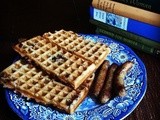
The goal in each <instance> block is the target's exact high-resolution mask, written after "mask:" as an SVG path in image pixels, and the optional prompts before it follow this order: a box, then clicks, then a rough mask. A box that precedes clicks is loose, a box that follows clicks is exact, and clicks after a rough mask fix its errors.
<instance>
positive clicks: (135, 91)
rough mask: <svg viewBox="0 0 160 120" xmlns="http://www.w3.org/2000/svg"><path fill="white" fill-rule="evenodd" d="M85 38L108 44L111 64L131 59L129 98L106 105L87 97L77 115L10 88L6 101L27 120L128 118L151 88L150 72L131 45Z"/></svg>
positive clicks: (105, 119)
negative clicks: (25, 96) (149, 87)
mask: <svg viewBox="0 0 160 120" xmlns="http://www.w3.org/2000/svg"><path fill="white" fill-rule="evenodd" d="M82 35H83V36H84V37H85V38H87V39H90V40H93V41H98V42H102V43H105V44H107V45H108V46H109V47H110V48H111V53H110V54H109V56H107V58H106V59H107V60H109V61H110V63H117V64H121V63H123V62H125V61H127V60H131V61H133V62H134V66H133V67H132V69H131V70H130V71H129V72H128V74H127V76H126V77H125V88H126V90H127V95H126V96H125V97H119V96H116V97H114V98H113V99H111V100H109V101H108V102H107V103H106V104H104V105H102V104H97V103H95V102H94V100H92V99H91V98H90V97H87V98H86V99H85V100H84V101H83V102H82V103H81V104H80V106H79V107H78V108H77V110H76V112H75V113H74V114H71V115H69V114H65V113H62V112H59V111H57V110H56V109H54V107H51V106H45V105H41V104H39V103H36V102H34V101H32V100H27V99H26V98H23V97H22V96H20V95H19V94H16V93H15V92H13V91H12V90H8V89H6V98H7V101H8V103H9V106H10V107H11V108H12V109H13V111H14V112H15V113H16V114H18V115H19V116H20V117H21V118H22V119H24V120H28V119H30V120H84V119H85V120H109V119H118V120H119V119H123V118H125V117H127V116H128V115H129V114H130V113H131V112H132V111H133V110H134V109H135V108H136V107H137V105H138V104H139V103H140V101H141V100H142V98H143V97H144V95H145V92H146V89H147V77H146V76H147V75H146V74H147V73H146V69H145V66H144V64H143V62H142V61H141V60H140V59H139V58H138V56H137V55H136V54H135V53H134V52H133V51H132V50H131V49H130V48H129V47H127V46H125V45H123V44H121V43H118V42H115V41H114V40H112V39H111V38H107V37H104V36H100V35H84V34H82Z"/></svg>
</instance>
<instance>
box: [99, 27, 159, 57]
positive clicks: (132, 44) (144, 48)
mask: <svg viewBox="0 0 160 120" xmlns="http://www.w3.org/2000/svg"><path fill="white" fill-rule="evenodd" d="M96 33H97V34H103V35H107V36H108V37H111V38H113V39H115V40H117V41H120V42H122V43H124V44H126V45H128V46H130V47H132V48H135V49H138V50H141V51H143V52H146V53H149V54H151V55H155V56H158V57H159V56H160V49H156V48H154V47H150V46H147V45H144V44H141V43H138V42H136V41H134V40H132V39H129V38H125V37H123V36H121V35H118V34H116V33H114V32H110V31H107V30H105V29H103V28H100V27H97V29H96Z"/></svg>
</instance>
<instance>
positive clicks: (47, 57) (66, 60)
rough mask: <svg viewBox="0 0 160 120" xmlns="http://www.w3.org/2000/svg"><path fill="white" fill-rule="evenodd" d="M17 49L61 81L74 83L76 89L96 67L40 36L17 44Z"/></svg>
mask: <svg viewBox="0 0 160 120" xmlns="http://www.w3.org/2000/svg"><path fill="white" fill-rule="evenodd" d="M16 50H17V51H18V52H20V54H25V55H27V56H28V57H29V58H31V59H32V60H33V61H34V62H35V63H38V65H40V66H41V67H42V68H43V69H44V70H47V71H48V73H51V74H53V75H56V76H58V78H59V79H60V80H61V81H63V82H64V83H67V84H70V85H72V86H73V87H74V88H75V89H76V88H78V87H79V85H80V84H81V83H82V82H83V81H84V80H85V79H86V78H87V77H88V76H90V75H91V74H92V73H93V71H94V70H95V68H96V66H95V65H94V64H92V63H91V62H89V61H87V60H85V59H83V58H80V57H78V56H77V55H75V54H71V53H70V52H68V51H66V50H64V49H63V48H61V47H59V46H57V45H55V44H52V43H51V42H48V40H47V39H45V38H43V37H40V36H38V37H35V38H32V39H30V40H27V41H24V42H22V43H20V44H18V45H16Z"/></svg>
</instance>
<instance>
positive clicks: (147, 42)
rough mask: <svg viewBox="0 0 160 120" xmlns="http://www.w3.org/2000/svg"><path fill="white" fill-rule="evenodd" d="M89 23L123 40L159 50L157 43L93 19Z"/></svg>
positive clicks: (159, 46) (159, 45)
mask: <svg viewBox="0 0 160 120" xmlns="http://www.w3.org/2000/svg"><path fill="white" fill-rule="evenodd" d="M90 23H91V24H93V25H95V26H97V27H100V28H103V29H105V30H108V31H110V32H114V33H116V34H118V35H121V36H123V37H125V38H128V39H132V40H133V41H136V42H138V43H141V44H144V45H147V46H150V47H155V48H157V49H159V48H160V43H159V42H155V41H153V40H151V39H147V38H145V37H142V36H139V35H136V34H133V33H130V32H128V31H125V30H122V29H119V28H116V27H114V26H111V25H108V24H105V23H102V22H100V21H97V20H94V19H90Z"/></svg>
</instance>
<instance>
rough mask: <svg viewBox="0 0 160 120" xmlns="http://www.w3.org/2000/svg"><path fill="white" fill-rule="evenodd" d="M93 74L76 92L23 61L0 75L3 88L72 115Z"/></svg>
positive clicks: (19, 61) (88, 86)
mask: <svg viewBox="0 0 160 120" xmlns="http://www.w3.org/2000/svg"><path fill="white" fill-rule="evenodd" d="M93 79H94V74H92V76H90V77H89V78H87V79H86V80H85V82H83V83H82V85H81V86H80V87H78V88H77V89H76V90H75V89H73V88H72V87H69V86H66V85H64V84H62V83H60V82H57V81H56V79H55V78H51V77H50V76H49V75H48V74H46V73H45V72H44V71H41V70H40V69H37V68H36V67H34V66H33V65H31V64H28V63H27V62H26V61H24V60H18V61H16V62H15V63H13V64H12V65H10V66H9V67H8V68H6V69H5V70H3V71H2V72H1V74H0V83H1V84H3V85H4V87H7V88H11V89H14V90H15V91H16V92H19V93H21V95H23V96H25V97H27V98H33V99H34V100H35V101H37V102H40V103H43V104H48V105H53V106H54V107H56V108H58V109H61V110H63V111H66V112H67V113H70V114H71V113H73V112H74V111H75V110H76V108H77V107H78V105H79V104H80V103H81V102H82V101H83V99H84V98H85V97H86V95H87V94H88V91H89V88H90V86H91V84H92V81H93Z"/></svg>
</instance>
